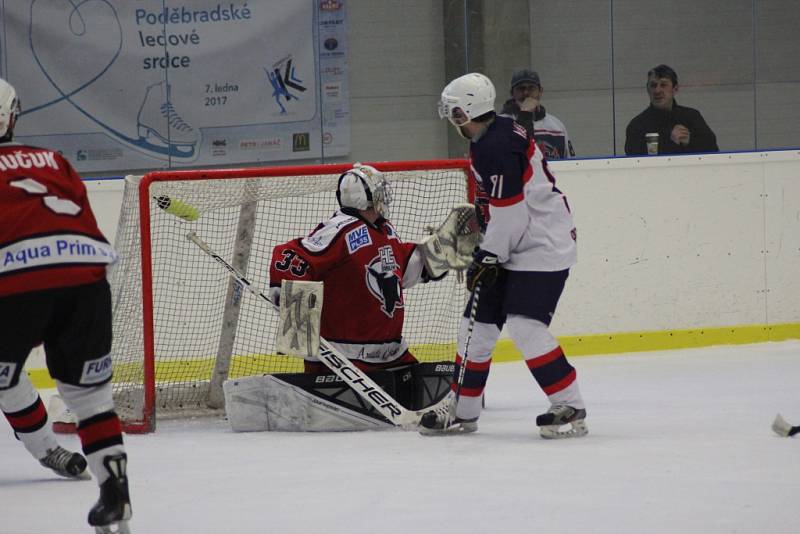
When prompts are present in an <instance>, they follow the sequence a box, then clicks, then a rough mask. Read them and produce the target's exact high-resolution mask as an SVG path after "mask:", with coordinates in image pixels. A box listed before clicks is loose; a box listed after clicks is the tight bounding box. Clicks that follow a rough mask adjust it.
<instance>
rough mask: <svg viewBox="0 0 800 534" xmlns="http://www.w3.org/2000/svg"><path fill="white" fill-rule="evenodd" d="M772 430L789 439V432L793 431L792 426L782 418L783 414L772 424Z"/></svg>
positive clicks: (777, 416) (776, 417)
mask: <svg viewBox="0 0 800 534" xmlns="http://www.w3.org/2000/svg"><path fill="white" fill-rule="evenodd" d="M772 430H773V432H775V433H776V434H778V435H779V436H781V437H784V438H786V437H789V432H791V430H792V425H790V424H789V423H787V422H786V420H785V419H784V418H783V417H781V414H778V415H776V416H775V420H774V421H773V422H772Z"/></svg>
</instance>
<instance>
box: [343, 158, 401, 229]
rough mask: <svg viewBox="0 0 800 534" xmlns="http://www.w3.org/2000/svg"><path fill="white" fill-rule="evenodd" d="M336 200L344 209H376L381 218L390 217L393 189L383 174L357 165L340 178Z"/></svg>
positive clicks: (370, 167)
mask: <svg viewBox="0 0 800 534" xmlns="http://www.w3.org/2000/svg"><path fill="white" fill-rule="evenodd" d="M336 200H338V201H339V206H341V207H342V208H355V209H357V210H367V209H369V208H375V211H377V212H378V214H380V216H381V217H384V218H388V217H389V204H391V203H392V188H391V186H390V185H389V181H388V180H386V178H385V177H384V175H383V173H382V172H381V171H379V170H378V169H376V168H375V167H373V166H371V165H364V164H363V163H356V164H355V165H353V168H352V169H349V170H347V171H345V172H344V173H342V175H341V176H339V184H338V186H337V188H336Z"/></svg>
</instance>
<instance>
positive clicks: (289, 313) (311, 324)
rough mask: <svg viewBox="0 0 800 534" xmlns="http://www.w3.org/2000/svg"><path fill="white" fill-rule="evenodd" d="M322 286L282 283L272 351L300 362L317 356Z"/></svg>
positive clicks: (304, 283)
mask: <svg viewBox="0 0 800 534" xmlns="http://www.w3.org/2000/svg"><path fill="white" fill-rule="evenodd" d="M322 295H323V284H322V282H309V281H302V280H283V281H282V282H281V296H280V303H281V308H280V323H279V324H278V336H277V339H276V341H275V350H276V351H277V352H278V354H290V355H293V356H300V357H303V358H315V357H318V356H319V328H320V321H321V320H322V317H321V316H322Z"/></svg>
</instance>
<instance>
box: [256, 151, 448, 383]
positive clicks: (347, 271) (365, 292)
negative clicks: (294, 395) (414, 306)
mask: <svg viewBox="0 0 800 534" xmlns="http://www.w3.org/2000/svg"><path fill="white" fill-rule="evenodd" d="M336 198H337V200H338V202H339V206H340V208H341V209H340V210H338V211H337V212H336V213H334V214H333V216H332V217H331V218H330V219H328V220H327V221H325V222H323V223H321V224H320V225H319V226H318V227H317V228H316V229H315V230H314V231H313V232H311V234H309V235H308V236H307V237H303V238H298V239H293V240H291V241H289V242H288V243H283V244H281V245H278V246H276V247H275V249H274V250H273V252H272V261H271V263H270V288H271V289H270V292H271V293H272V295H273V298H277V295H278V293H279V289H280V284H281V281H283V280H312V281H322V282H323V283H324V295H323V302H324V305H323V310H322V319H321V325H320V336H321V337H323V338H324V339H325V340H326V341H328V342H329V343H330V344H331V345H333V346H334V348H335V349H337V350H338V351H339V352H340V353H342V354H344V355H346V356H347V357H348V358H350V359H351V360H353V361H354V362H355V363H356V365H357V366H358V367H359V368H361V369H363V370H367V371H369V370H377V369H386V368H391V367H398V366H401V365H404V364H411V363H415V362H416V361H417V360H416V358H414V356H413V355H412V354H411V353H410V352H409V350H408V343H407V342H406V340H405V339H403V335H402V332H403V318H404V312H405V310H404V304H405V303H404V298H403V291H404V290H405V289H408V288H409V287H411V286H413V285H414V284H416V283H418V282H420V281H422V282H427V281H429V280H431V279H433V278H432V277H431V276H430V275H429V274H428V271H427V270H426V268H425V266H424V258H423V254H422V251H421V249H418V246H417V244H416V243H404V242H403V241H402V240H401V238H400V236H398V235H397V231H396V230H395V228H394V226H392V224H391V223H390V222H389V221H388V220H387V219H386V217H387V216H388V209H389V204H390V203H391V200H392V199H391V187H390V185H389V183H388V182H387V181H386V180H385V179H384V177H383V175H382V173H380V172H379V171H378V170H376V169H375V168H374V167H371V166H369V165H362V164H359V163H356V164H355V166H354V167H353V168H352V169H350V170H348V171H347V172H345V173H344V174H342V175H341V176H340V177H339V183H338V186H337V191H336ZM445 274H446V273H445ZM443 276H444V274H442V275H440V276H439V277H437V278H435V279H437V280H438V279H439V278H441V277H443ZM305 369H306V372H309V373H321V372H325V371H326V368H325V367H324V366H323V365H322V364H321V363H320V362H319V361H318V360H315V359H310V358H309V359H306V362H305Z"/></svg>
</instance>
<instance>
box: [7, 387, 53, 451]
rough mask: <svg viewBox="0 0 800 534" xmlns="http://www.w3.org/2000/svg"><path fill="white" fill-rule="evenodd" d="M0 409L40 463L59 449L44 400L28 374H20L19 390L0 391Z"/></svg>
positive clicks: (17, 388)
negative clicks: (48, 453)
mask: <svg viewBox="0 0 800 534" xmlns="http://www.w3.org/2000/svg"><path fill="white" fill-rule="evenodd" d="M0 409H2V411H3V413H4V414H5V416H6V419H8V422H9V423H10V424H11V428H13V429H14V432H15V433H16V435H17V437H18V438H19V440H20V441H21V442H22V444H23V445H25V448H26V449H27V450H28V452H30V453H31V455H32V456H33V457H34V458H36V459H37V460H41V459H42V458H44V457H45V456H46V455H47V451H48V450H50V449H55V448H56V447H58V441H56V436H55V434H53V429H52V428H51V426H50V424H49V422H48V421H47V411H46V410H45V407H44V404H43V403H42V399H41V398H40V397H39V393H37V392H36V390H35V389H34V387H33V385H32V384H31V381H30V379H29V378H28V374H27V373H26V372H24V371H23V372H22V373H20V377H19V382H18V383H17V385H16V386H14V387H13V388H10V389H4V390H0Z"/></svg>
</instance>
